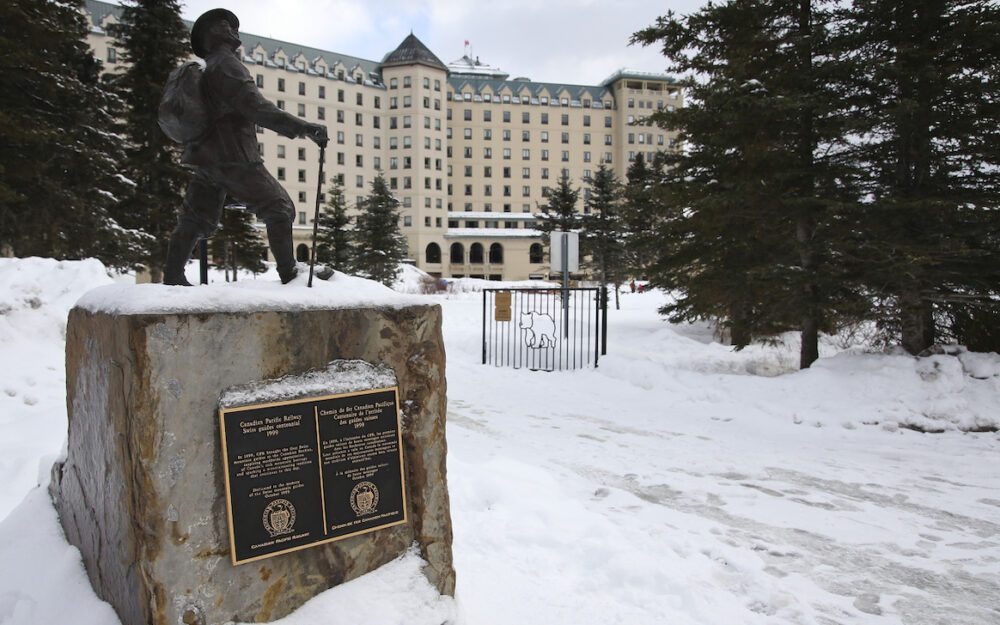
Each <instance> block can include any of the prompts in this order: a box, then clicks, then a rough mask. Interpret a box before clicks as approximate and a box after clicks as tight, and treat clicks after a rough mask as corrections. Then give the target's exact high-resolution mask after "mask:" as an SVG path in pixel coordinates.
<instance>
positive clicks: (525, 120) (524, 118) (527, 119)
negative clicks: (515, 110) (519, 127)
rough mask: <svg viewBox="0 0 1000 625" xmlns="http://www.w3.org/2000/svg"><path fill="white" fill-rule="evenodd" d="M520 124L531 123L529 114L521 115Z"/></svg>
mask: <svg viewBox="0 0 1000 625" xmlns="http://www.w3.org/2000/svg"><path fill="white" fill-rule="evenodd" d="M521 123H522V124H530V123H531V113H527V112H525V113H521Z"/></svg>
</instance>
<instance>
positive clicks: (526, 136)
mask: <svg viewBox="0 0 1000 625" xmlns="http://www.w3.org/2000/svg"><path fill="white" fill-rule="evenodd" d="M521 141H531V131H530V130H522V131H521Z"/></svg>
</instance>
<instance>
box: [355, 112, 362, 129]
mask: <svg viewBox="0 0 1000 625" xmlns="http://www.w3.org/2000/svg"><path fill="white" fill-rule="evenodd" d="M362 119H363V117H362V115H361V113H355V114H354V125H355V126H363V125H364V122H363V121H362Z"/></svg>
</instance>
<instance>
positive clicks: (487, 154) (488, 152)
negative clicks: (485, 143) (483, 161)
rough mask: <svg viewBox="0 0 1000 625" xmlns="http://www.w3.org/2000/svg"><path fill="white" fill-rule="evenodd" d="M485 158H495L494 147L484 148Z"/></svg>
mask: <svg viewBox="0 0 1000 625" xmlns="http://www.w3.org/2000/svg"><path fill="white" fill-rule="evenodd" d="M483 158H493V148H483Z"/></svg>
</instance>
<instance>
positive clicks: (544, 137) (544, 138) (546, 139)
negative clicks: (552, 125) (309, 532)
mask: <svg viewBox="0 0 1000 625" xmlns="http://www.w3.org/2000/svg"><path fill="white" fill-rule="evenodd" d="M548 142H549V131H548V130H543V131H542V143H548Z"/></svg>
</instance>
